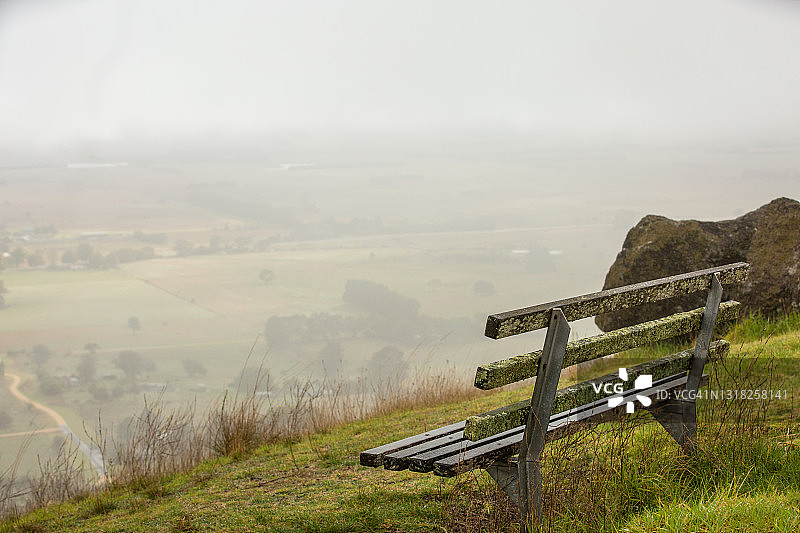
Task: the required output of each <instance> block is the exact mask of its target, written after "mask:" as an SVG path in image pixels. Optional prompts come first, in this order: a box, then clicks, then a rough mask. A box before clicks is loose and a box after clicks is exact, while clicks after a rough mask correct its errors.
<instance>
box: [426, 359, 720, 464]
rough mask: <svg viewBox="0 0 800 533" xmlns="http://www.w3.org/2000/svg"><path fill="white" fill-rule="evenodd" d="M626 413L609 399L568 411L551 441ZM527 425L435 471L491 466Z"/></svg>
mask: <svg viewBox="0 0 800 533" xmlns="http://www.w3.org/2000/svg"><path fill="white" fill-rule="evenodd" d="M703 378H704V379H703V381H701V386H705V385H706V384H707V383H708V376H706V375H705V374H704V375H703ZM686 379H687V378H686V375H685V374H683V373H682V374H680V375H678V376H668V377H666V378H663V379H661V380H658V381H654V382H653V388H654V389H662V390H672V389H676V388H680V387H683V386H684V385H685V384H686ZM639 392H642V391H636V390H634V391H627V392H626V393H625V394H624V395H623V396H624V398H625V399H626V400H632V399H633V398H634V397H635V395H636V394H637V393H639ZM662 403H663V402H658V401H654V402H653V404H652V405H651V406H650V407H648V408H645V409H647V410H649V411H653V410H655V409H658V408H659V407H660V405H661V404H662ZM624 414H625V403H624V402H623V403H622V404H621V405H620V406H618V407H610V406H609V405H608V402H607V401H606V400H605V399H600V400H596V401H594V402H592V403H589V404H587V405H583V406H581V407H579V408H577V409H573V410H570V411H565V412H562V413H559V414H557V415H553V416H552V417H551V418H550V423H549V424H548V426H547V440H548V441H552V440H557V439H560V438H563V437H565V436H567V435H569V434H571V433H574V432H575V431H578V430H580V429H582V428H585V427H586V424H592V425H593V424H597V423H601V422H607V421H609V420H614V419H616V418H619V417H620V416H622V415H624ZM523 429H524V428H523V427H517V428H513V429H511V430H508V431H505V432H503V433H500V434H498V435H495V437H497V438H496V439H495V440H490V439H485V440H481V441H478V442H470V443H467V444H465V445H464V446H463V451H462V452H461V453H459V454H457V455H449V456H447V457H443V458H441V459H438V460H437V461H436V462H435V463H434V464H433V473H434V474H436V475H437V476H442V477H453V476H456V475H458V474H462V473H464V472H468V471H470V470H474V469H475V468H480V467H483V466H487V465H489V464H491V463H492V462H493V461H496V460H503V459H506V458H508V457H511V456H512V455H514V454H516V453H517V452H518V451H519V444H520V442H521V441H522V434H523Z"/></svg>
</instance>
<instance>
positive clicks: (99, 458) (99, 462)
mask: <svg viewBox="0 0 800 533" xmlns="http://www.w3.org/2000/svg"><path fill="white" fill-rule="evenodd" d="M5 375H6V376H8V377H9V378H11V385H10V386H9V387H8V390H9V392H10V393H11V394H12V395H13V396H14V397H15V398H17V399H18V400H20V401H21V402H23V403H25V404H29V405H32V406H33V407H35V408H36V409H38V410H39V411H42V412H43V413H45V414H46V415H47V416H49V417H50V418H52V419H53V420H54V421H55V423H56V425H58V427H57V428H49V429H41V430H37V431H28V432H23V433H21V434H17V433H8V434H5V435H0V437H10V436H17V435H19V436H23V435H30V434H31V433H49V432H55V431H61V432H62V433H63V434H64V435H66V436H67V438H69V439H70V440H71V441H72V442H73V443H74V444H75V445H76V446H77V447H78V449H79V450H80V451H81V452H82V453H83V455H85V456H86V458H87V459H89V462H90V463H92V466H93V467H94V469H95V470H96V471H97V475H98V476H99V477H100V479H101V480H104V479H107V473H106V468H105V465H104V464H103V454H102V452H101V451H100V449H99V448H98V447H97V446H92V445H90V444H87V443H85V442H83V441H82V440H81V439H80V438H78V436H77V435H76V434H75V433H74V432H73V431H72V430H71V429H70V428H69V425H67V421H66V420H64V417H63V416H61V415H60V414H58V413H57V412H56V411H54V410H53V409H51V408H49V407H47V406H46V405H42V404H40V403H39V402H37V401H35V400H31V399H30V398H28V397H27V396H25V394H23V393H22V392H21V391H20V390H19V384H20V381H21V379H20V377H19V376H17V375H15V374H9V373H8V372H6V373H5Z"/></svg>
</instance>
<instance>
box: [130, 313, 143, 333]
mask: <svg viewBox="0 0 800 533" xmlns="http://www.w3.org/2000/svg"><path fill="white" fill-rule="evenodd" d="M128 327H129V328H130V330H131V331H132V332H133V334H134V335H136V332H137V331H139V330H140V329H142V324H141V323H140V322H139V319H138V318H137V317H135V316H132V317H130V318H129V319H128Z"/></svg>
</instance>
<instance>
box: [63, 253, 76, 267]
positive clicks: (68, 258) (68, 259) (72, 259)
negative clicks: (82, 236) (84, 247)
mask: <svg viewBox="0 0 800 533" xmlns="http://www.w3.org/2000/svg"><path fill="white" fill-rule="evenodd" d="M77 261H78V255H77V254H76V253H75V251H74V250H70V249H67V250H64V253H62V254H61V262H62V263H64V264H65V265H73V264H75V263H76V262H77Z"/></svg>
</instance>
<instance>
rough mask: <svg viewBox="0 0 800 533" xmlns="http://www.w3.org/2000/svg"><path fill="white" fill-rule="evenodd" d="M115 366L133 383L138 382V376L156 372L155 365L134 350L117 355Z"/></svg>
mask: <svg viewBox="0 0 800 533" xmlns="http://www.w3.org/2000/svg"><path fill="white" fill-rule="evenodd" d="M113 363H114V366H115V367H117V368H119V369H120V370H122V372H124V373H125V375H126V376H127V377H128V379H130V380H131V381H134V380H136V378H137V377H138V376H140V375H141V374H143V373H144V372H146V371H152V370H155V367H156V365H155V363H153V362H152V361H151V360H149V359H145V358H144V357H142V356H141V355H139V354H138V353H137V352H134V351H132V350H123V351H121V352H119V354H117V357H115V358H114V360H113Z"/></svg>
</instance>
